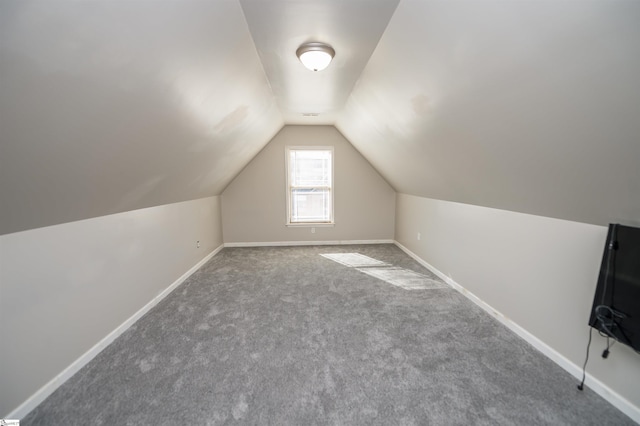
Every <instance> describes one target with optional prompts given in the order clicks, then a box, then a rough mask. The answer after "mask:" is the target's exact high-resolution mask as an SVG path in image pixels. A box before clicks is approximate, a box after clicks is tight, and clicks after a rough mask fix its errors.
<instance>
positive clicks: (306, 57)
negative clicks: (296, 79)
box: [296, 42, 336, 71]
mask: <svg viewBox="0 0 640 426" xmlns="http://www.w3.org/2000/svg"><path fill="white" fill-rule="evenodd" d="M335 54H336V51H335V50H333V48H332V47H331V46H329V45H327V44H323V43H315V42H314V43H305V44H303V45H302V46H300V47H298V50H296V55H297V56H298V59H300V62H302V65H304V66H305V67H307V68H308V69H310V70H311V71H322V70H323V69H325V68H326V67H328V66H329V63H330V62H331V60H332V59H333V56H334V55H335Z"/></svg>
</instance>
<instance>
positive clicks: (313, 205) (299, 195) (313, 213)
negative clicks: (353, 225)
mask: <svg viewBox="0 0 640 426" xmlns="http://www.w3.org/2000/svg"><path fill="white" fill-rule="evenodd" d="M330 211H331V191H329V190H328V189H325V190H323V189H315V188H314V189H310V188H305V189H293V190H292V191H291V221H292V222H327V221H329V220H331V214H330Z"/></svg>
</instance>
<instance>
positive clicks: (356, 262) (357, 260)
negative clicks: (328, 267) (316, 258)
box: [320, 253, 386, 268]
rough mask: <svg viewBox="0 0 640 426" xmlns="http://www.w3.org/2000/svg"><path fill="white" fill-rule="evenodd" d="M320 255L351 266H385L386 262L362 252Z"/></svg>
mask: <svg viewBox="0 0 640 426" xmlns="http://www.w3.org/2000/svg"><path fill="white" fill-rule="evenodd" d="M320 256H323V257H326V258H327V259H331V260H333V261H334V262H338V263H341V264H343V265H344V266H349V267H350V268H361V267H363V266H383V265H386V263H384V262H382V261H380V260H376V259H373V258H371V257H369V256H365V255H364V254H360V253H327V254H321V255H320Z"/></svg>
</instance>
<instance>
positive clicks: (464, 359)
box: [21, 245, 633, 425]
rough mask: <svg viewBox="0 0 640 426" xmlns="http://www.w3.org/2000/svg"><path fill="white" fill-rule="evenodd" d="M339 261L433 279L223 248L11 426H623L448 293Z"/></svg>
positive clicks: (393, 257) (296, 250)
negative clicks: (405, 285)
mask: <svg viewBox="0 0 640 426" xmlns="http://www.w3.org/2000/svg"><path fill="white" fill-rule="evenodd" d="M340 252H344V253H349V252H354V253H361V254H364V255H366V256H369V257H372V258H374V259H377V260H381V261H384V262H386V263H388V264H390V265H394V266H396V267H400V268H406V269H409V270H413V271H417V272H420V273H422V274H425V275H430V276H431V277H432V278H435V277H434V276H433V275H432V274H430V273H429V272H428V271H427V270H426V269H424V268H423V267H422V266H420V265H419V264H418V263H416V262H415V261H414V260H413V259H411V258H410V257H408V256H407V255H405V254H404V253H403V252H402V251H400V250H399V249H398V248H397V247H395V246H393V245H366V246H339V247H327V246H324V247H286V248H233V249H232V248H226V249H224V250H223V251H222V252H220V253H219V254H218V255H217V256H215V257H214V258H213V259H212V260H211V261H210V262H208V263H207V264H206V265H205V266H204V267H202V268H201V269H200V270H199V271H197V272H196V273H195V274H194V275H192V276H191V277H190V278H189V279H188V280H187V281H186V282H185V283H183V284H182V285H181V286H180V287H179V288H178V289H177V290H175V291H174V292H173V293H172V294H171V295H169V296H168V297H167V298H166V299H165V300H163V301H162V302H161V303H160V304H158V306H156V307H155V308H154V309H153V310H152V311H150V312H149V313H148V314H147V315H145V316H144V317H143V318H141V319H140V320H139V321H138V322H137V323H136V324H135V325H134V326H133V327H132V328H130V329H129V330H128V331H127V332H125V333H124V334H123V335H122V336H120V337H119V338H118V339H117V340H116V341H115V342H114V343H113V344H111V345H110V346H109V347H108V348H106V349H105V350H104V351H103V352H102V353H100V354H99V355H98V356H97V357H96V358H95V359H94V360H93V361H92V362H90V363H89V364H88V365H87V366H85V368H83V369H82V370H80V371H79V372H78V373H77V374H76V375H75V376H73V377H72V378H71V379H70V380H69V381H68V382H67V383H65V384H64V385H63V386H62V387H60V388H59V389H58V390H57V391H56V392H55V393H54V394H52V395H51V396H50V397H49V398H48V399H47V400H45V401H44V402H43V403H42V404H40V406H38V407H37V408H36V409H35V410H34V411H32V412H31V413H30V414H29V415H28V416H27V417H26V418H25V419H23V421H22V423H21V424H22V425H43V424H47V425H93V424H105V425H151V424H153V425H175V424H185V425H206V424H211V425H218V424H251V425H257V424H259V425H316V424H317V425H324V424H330V425H376V424H377V425H414V424H415V425H418V424H420V425H424V424H432V425H471V424H474V425H496V424H499V425H513V424H518V425H541V424H549V425H563V424H571V425H577V424H580V425H587V424H591V425H605V424H612V425H614V424H615V425H625V424H633V422H632V421H631V420H630V419H629V418H628V417H626V416H625V415H624V414H622V413H621V412H619V411H618V410H616V409H615V408H614V407H612V406H611V405H609V404H608V403H607V402H606V401H604V400H603V399H602V398H600V397H599V396H598V395H596V394H595V393H594V392H592V391H591V390H589V389H585V391H584V392H580V391H578V390H577V389H576V384H577V383H576V380H575V379H574V378H573V377H571V376H570V375H569V374H568V373H566V372H565V371H564V370H562V369H561V368H560V367H558V366H557V365H556V364H554V363H553V362H552V361H550V360H549V359H547V358H546V357H545V356H543V355H542V354H540V353H539V352H537V351H536V350H535V349H534V348H533V347H531V346H530V345H529V344H527V343H526V342H524V341H523V340H521V339H520V338H518V337H517V336H516V335H515V334H513V333H512V332H510V331H509V330H508V329H506V328H505V327H504V326H502V325H501V324H500V323H498V322H497V321H496V320H495V319H493V318H492V317H490V316H489V315H488V314H486V313H485V312H484V311H482V310H481V309H480V308H478V307H477V306H475V305H474V304H473V303H471V302H470V301H468V300H467V299H465V298H464V297H463V296H462V295H460V294H459V293H457V292H456V291H454V290H452V289H450V288H448V287H445V288H430V289H426V290H405V289H403V288H401V287H398V286H396V285H392V284H390V283H389V282H385V281H382V280H380V279H378V278H375V277H373V276H371V275H369V274H367V273H363V272H361V271H358V270H357V268H350V267H348V266H345V265H343V264H340V263H337V262H335V261H333V260H331V259H328V258H326V257H323V256H320V254H323V253H340Z"/></svg>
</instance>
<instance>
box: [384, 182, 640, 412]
mask: <svg viewBox="0 0 640 426" xmlns="http://www.w3.org/2000/svg"><path fill="white" fill-rule="evenodd" d="M396 218H397V220H396V240H397V241H398V242H400V243H401V244H402V245H403V246H405V247H407V248H408V249H409V250H411V251H412V252H414V253H415V254H417V255H418V256H419V257H420V258H421V259H423V260H425V261H427V262H429V263H430V264H431V265H433V266H434V267H435V268H437V269H438V270H439V271H441V272H442V273H444V274H445V275H447V276H448V277H449V278H451V279H453V280H454V281H455V282H457V283H458V284H460V285H461V286H463V287H464V288H466V289H467V290H468V291H470V292H471V293H473V294H474V295H476V296H477V297H479V298H480V299H481V300H483V301H484V302H486V303H488V304H489V305H490V306H491V307H492V308H493V309H495V310H496V311H498V312H500V313H502V314H503V315H504V316H505V317H507V318H508V319H509V320H511V321H513V322H514V323H516V324H517V325H519V326H520V327H522V328H524V329H525V330H526V331H527V332H529V333H531V334H532V335H533V336H535V337H536V338H538V339H540V340H541V341H542V342H544V343H545V344H547V345H548V346H550V347H551V348H552V349H553V350H555V351H556V352H558V353H560V354H561V355H562V356H563V357H565V358H567V359H568V360H569V361H570V362H571V363H573V364H574V365H575V366H576V367H575V370H576V371H577V370H579V368H581V367H582V363H583V362H584V356H585V349H586V345H587V338H588V333H589V328H588V327H587V321H588V319H589V312H590V309H591V304H592V303H593V297H594V293H595V288H596V281H597V277H598V271H599V269H600V261H601V259H602V253H603V249H604V245H605V240H606V235H607V228H606V227H602V226H596V225H589V224H584V223H578V222H570V221H565V220H559V219H552V218H547V217H541V216H533V215H527V214H521V213H514V212H509V211H505V210H496V209H491V208H486V207H478V206H472V205H467V204H459V203H452V202H447V201H440V200H433V199H429V198H421V197H416V196H412V195H405V194H398V197H397V210H396ZM418 232H420V233H421V239H420V240H418V239H417V233H418ZM604 347H605V342H604V339H603V338H601V337H600V336H597V333H594V341H593V344H592V347H591V350H592V352H591V357H590V359H589V366H588V370H587V371H588V372H589V373H590V374H592V375H593V376H594V377H595V378H596V379H598V380H600V381H601V382H602V383H604V384H605V385H606V386H608V387H609V388H611V389H612V390H613V391H615V392H616V393H618V394H619V395H621V396H622V397H623V398H626V399H627V400H628V401H629V402H631V404H633V405H635V407H636V409H637V407H640V358H639V357H638V355H637V354H636V353H635V352H634V351H632V350H631V349H630V348H628V347H626V346H624V345H622V344H616V345H615V346H614V347H613V348H612V350H611V355H610V356H609V358H608V359H607V360H603V359H602V358H601V357H600V356H599V355H600V354H601V353H602V350H603V349H604ZM576 383H577V381H576ZM574 391H575V389H567V392H574Z"/></svg>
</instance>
